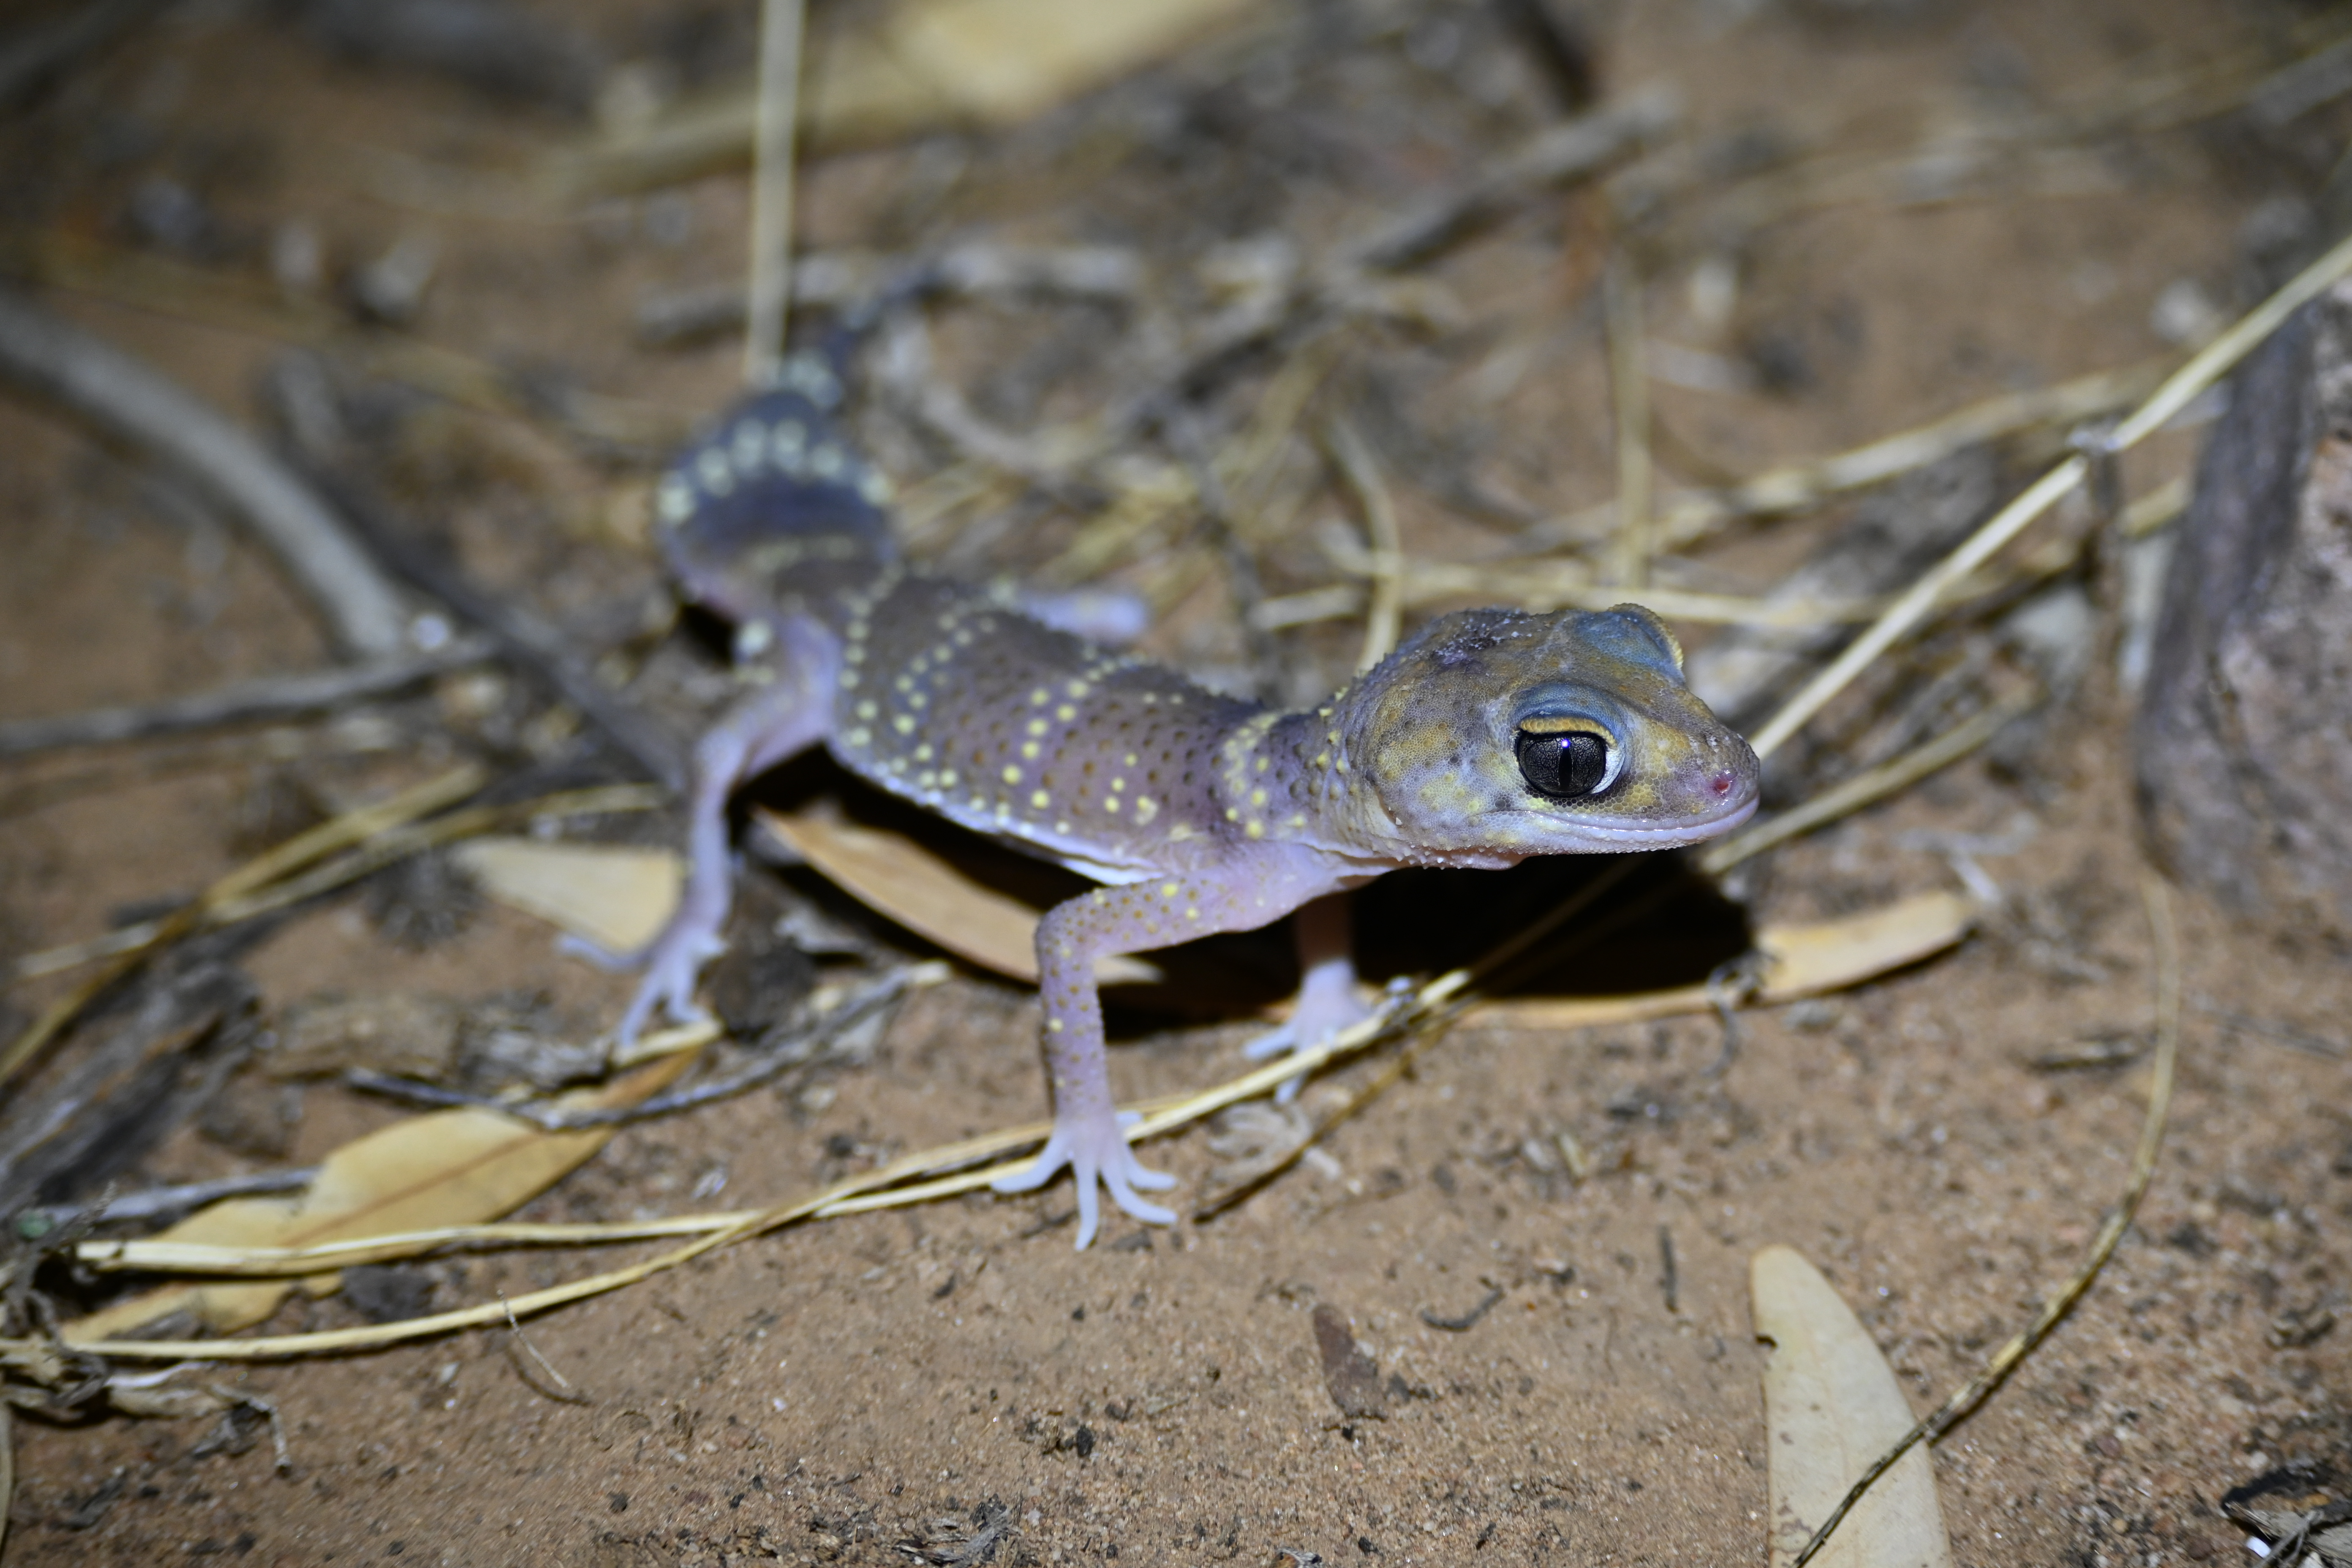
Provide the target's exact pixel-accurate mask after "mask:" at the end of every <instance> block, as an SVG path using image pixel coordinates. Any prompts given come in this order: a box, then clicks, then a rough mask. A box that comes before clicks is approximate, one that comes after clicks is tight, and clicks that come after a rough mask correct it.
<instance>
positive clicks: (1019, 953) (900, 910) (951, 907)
mask: <svg viewBox="0 0 2352 1568" xmlns="http://www.w3.org/2000/svg"><path fill="white" fill-rule="evenodd" d="M756 815H757V816H758V817H759V819H760V824H761V826H763V827H765V828H767V829H768V830H769V831H770V832H772V833H773V834H774V835H775V836H776V837H778V838H781V839H782V840H783V841H784V842H785V843H786V844H789V845H791V846H792V847H793V849H794V850H796V851H797V852H798V853H799V854H800V855H801V857H802V858H803V859H805V860H807V861H808V863H809V864H810V865H812V866H814V867H815V868H817V869H818V870H819V871H821V872H823V873H824V876H825V878H826V879H827V880H829V881H832V882H835V883H836V884H838V885H839V886H840V887H841V889H842V890H843V891H845V892H846V893H849V894H851V895H852V896H853V897H855V898H856V900H857V901H858V902H860V903H862V904H864V905H866V907H867V908H869V909H872V910H879V911H880V912H881V913H883V914H886V915H887V916H889V917H890V918H891V919H892V920H894V921H898V923H899V924H900V925H902V926H905V927H906V928H907V929H908V931H913V932H914V933H915V934H916V935H918V936H919V937H922V938H924V939H925V940H927V941H929V942H937V943H938V944H939V945H940V946H941V947H943V948H945V949H947V950H948V951H949V952H952V953H954V954H955V955H956V956H957V957H959V958H963V959H969V960H970V961H971V962H972V963H977V964H979V965H980V966H981V967H982V968H983V969H992V970H994V971H996V973H999V974H1009V975H1011V976H1013V978H1014V979H1015V980H1026V981H1028V982H1029V983H1030V984H1033V985H1034V984H1036V983H1037V911H1036V910H1034V909H1031V908H1030V907H1029V906H1028V905H1027V904H1024V903H1023V902H1021V901H1020V900H1017V899H1008V898H1006V897H1005V896H1004V895H1003V893H1000V892H998V891H996V890H995V889H992V888H985V887H982V885H981V884H979V883H978V882H975V881H973V880H972V879H971V878H969V877H967V876H965V875H964V874H963V873H962V872H961V871H959V870H957V869H956V868H954V867H952V866H950V865H949V864H948V863H947V862H946V861H944V860H942V859H940V858H939V857H938V856H936V855H934V854H932V853H931V852H930V851H929V850H928V849H926V848H924V847H922V846H921V845H919V844H918V843H916V842H915V841H914V840H913V839H911V838H908V837H905V836H904V835H902V834H897V833H890V832H886V831H884V830H883V829H880V828H876V827H861V826H857V825H856V824H855V823H848V822H842V821H839V820H836V819H834V818H830V817H824V816H817V815H815V814H814V813H810V812H801V813H796V814H794V815H793V816H780V815H778V814H777V813H775V812H772V811H761V812H758V813H757V814H756ZM1095 978H1096V979H1097V980H1098V981H1100V982H1102V983H1103V984H1106V985H1122V984H1143V985H1149V984H1153V983H1155V982H1157V981H1158V980H1159V979H1160V971H1159V970H1158V969H1157V968H1155V967H1154V966H1152V965H1151V964H1149V963H1144V962H1143V961H1142V960H1141V959H1136V958H1100V959H1097V960H1096V961H1095Z"/></svg>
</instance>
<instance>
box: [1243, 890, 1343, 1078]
mask: <svg viewBox="0 0 2352 1568" xmlns="http://www.w3.org/2000/svg"><path fill="white" fill-rule="evenodd" d="M1290 923H1291V925H1292V927H1293V928H1294V934H1295V936H1296V937H1297V943H1298V1000H1297V1002H1295V1003H1293V1004H1292V1005H1291V1009H1290V1017H1289V1018H1288V1019H1287V1020H1286V1022H1285V1023H1284V1024H1283V1026H1281V1027H1280V1028H1278V1029H1275V1030H1272V1031H1271V1032H1269V1033H1267V1034H1264V1035H1261V1036H1259V1037H1257V1038H1256V1039H1255V1040H1252V1041H1251V1042H1250V1043H1249V1044H1248V1045H1246V1046H1244V1047H1242V1054H1243V1055H1244V1056H1245V1057H1247V1058H1249V1059H1250V1060H1252V1061H1263V1060H1265V1058H1267V1057H1271V1056H1278V1055H1280V1054H1281V1053H1282V1052H1285V1051H1288V1052H1291V1053H1292V1054H1294V1055H1296V1054H1297V1052H1300V1051H1307V1050H1312V1049H1314V1048H1315V1047H1317V1046H1319V1045H1321V1044H1322V1043H1323V1042H1324V1041H1326V1040H1328V1039H1329V1038H1330V1037H1332V1036H1334V1035H1336V1034H1338V1033H1339V1031H1340V1030H1342V1029H1345V1028H1347V1027H1349V1026H1351V1025H1354V1024H1359V1023H1361V1022H1362V1021H1363V1020H1364V1019H1366V1018H1369V1017H1370V1016H1372V1010H1371V1009H1370V1007H1367V1006H1365V1005H1364V1000H1363V997H1362V996H1361V995H1360V994H1358V989H1357V984H1356V955H1355V934H1356V922H1355V918H1354V914H1353V912H1352V910H1350V908H1349V903H1348V895H1347V894H1345V893H1327V894H1325V895H1324V896H1323V897H1321V898H1319V899H1314V900H1309V901H1307V902H1306V903H1304V904H1301V905H1299V906H1298V912H1297V913H1296V914H1294V915H1292V916H1291V917H1290ZM1305 1081H1306V1079H1304V1077H1300V1078H1294V1079H1284V1080H1283V1085H1282V1087H1281V1088H1280V1089H1276V1090H1275V1095H1274V1098H1275V1100H1276V1102H1278V1103H1280V1104H1283V1105H1287V1104H1289V1103H1290V1102H1291V1101H1292V1100H1295V1099H1297V1096H1298V1086H1299V1085H1300V1084H1301V1083H1303V1082H1305Z"/></svg>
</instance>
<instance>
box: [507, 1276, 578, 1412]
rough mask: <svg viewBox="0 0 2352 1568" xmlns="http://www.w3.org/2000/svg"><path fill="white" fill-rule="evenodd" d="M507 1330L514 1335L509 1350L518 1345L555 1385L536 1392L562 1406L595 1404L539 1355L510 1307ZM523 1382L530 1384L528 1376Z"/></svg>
mask: <svg viewBox="0 0 2352 1568" xmlns="http://www.w3.org/2000/svg"><path fill="white" fill-rule="evenodd" d="M505 1300H506V1297H505V1296H504V1295H503V1294H501V1295H500V1296H499V1301H500V1302H501V1303H504V1302H505ZM507 1328H508V1330H509V1331H510V1332H511V1333H512V1334H513V1335H514V1337H513V1338H512V1339H510V1340H509V1341H508V1342H507V1344H508V1346H509V1348H511V1347H513V1346H515V1345H520V1346H521V1347H522V1348H523V1352H524V1353H525V1354H526V1355H528V1356H530V1359H531V1362H532V1363H533V1364H534V1365H536V1366H537V1367H538V1368H539V1370H540V1371H541V1372H543V1373H547V1375H548V1378H549V1380H550V1381H551V1382H552V1383H553V1384H555V1388H554V1389H553V1390H549V1389H544V1388H541V1389H539V1390H538V1392H539V1393H541V1394H545V1395H546V1396H547V1397H548V1398H550V1399H552V1400H554V1401H556V1402H557V1403H558V1404H562V1405H593V1404H594V1403H595V1401H594V1400H593V1399H591V1398H589V1397H588V1396H587V1395H586V1394H583V1393H581V1392H580V1391H579V1390H578V1389H576V1388H574V1387H572V1380H571V1379H570V1378H568V1377H566V1376H564V1375H563V1374H562V1373H560V1372H558V1371H556V1370H555V1363H552V1362H551V1361H549V1360H548V1359H547V1358H546V1357H545V1356H543V1355H541V1354H540V1353H539V1347H538V1346H537V1345H535V1344H533V1343H531V1342H530V1335H529V1334H527V1333H524V1332H523V1331H522V1324H521V1323H520V1322H519V1321H516V1319H515V1315H514V1309H513V1308H512V1307H511V1306H509V1307H508V1308H507ZM515 1370H516V1372H517V1373H521V1371H522V1369H521V1367H520V1364H518V1365H517V1367H516V1369H515ZM523 1381H524V1382H525V1383H529V1382H530V1378H529V1377H528V1376H525V1377H524V1378H523Z"/></svg>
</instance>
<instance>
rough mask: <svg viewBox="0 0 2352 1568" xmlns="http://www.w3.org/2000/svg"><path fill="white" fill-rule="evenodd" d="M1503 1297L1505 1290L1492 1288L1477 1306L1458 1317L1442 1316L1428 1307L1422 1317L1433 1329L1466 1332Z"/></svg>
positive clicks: (1457, 1332)
mask: <svg viewBox="0 0 2352 1568" xmlns="http://www.w3.org/2000/svg"><path fill="white" fill-rule="evenodd" d="M1502 1299H1503V1292H1502V1291H1501V1290H1500V1289H1488V1290H1487V1292H1486V1295H1485V1296H1484V1297H1482V1298H1480V1300H1479V1302H1478V1304H1477V1305H1476V1306H1475V1307H1473V1308H1471V1309H1470V1310H1468V1311H1466V1312H1465V1313H1463V1314H1462V1315H1461V1316H1460V1317H1458V1318H1441V1317H1439V1316H1438V1315H1437V1314H1436V1313H1434V1312H1433V1311H1431V1310H1429V1309H1428V1308H1426V1307H1423V1309H1422V1310H1421V1312H1420V1318H1421V1321H1423V1322H1424V1323H1427V1324H1428V1325H1429V1326H1430V1327H1431V1328H1433V1329H1443V1330H1444V1331H1446V1332H1447V1333H1449V1334H1466V1333H1468V1332H1469V1331H1471V1330H1473V1329H1475V1328H1476V1327H1477V1326H1478V1320H1479V1319H1481V1318H1483V1317H1485V1316H1486V1314H1487V1313H1489V1312H1491V1311H1493V1310H1495V1303H1496V1302H1497V1301H1500V1300H1502Z"/></svg>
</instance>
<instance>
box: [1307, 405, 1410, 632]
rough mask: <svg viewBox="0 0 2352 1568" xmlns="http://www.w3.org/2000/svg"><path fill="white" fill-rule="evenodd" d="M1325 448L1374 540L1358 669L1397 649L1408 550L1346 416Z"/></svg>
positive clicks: (1374, 466)
mask: <svg viewBox="0 0 2352 1568" xmlns="http://www.w3.org/2000/svg"><path fill="white" fill-rule="evenodd" d="M1323 447H1324V450H1326V451H1327V452H1328V453H1329V454H1330V456H1331V463H1332V466H1333V467H1334V468H1338V469H1339V477H1340V478H1341V479H1344V480H1346V481H1347V485H1348V489H1349V491H1350V493H1352V494H1353V495H1354V496H1355V498H1356V508H1357V510H1360V512H1362V513H1363V515H1364V531H1365V532H1366V533H1367V534H1368V535H1370V539H1371V546H1372V548H1371V553H1370V575H1371V579H1372V596H1371V603H1370V605H1367V606H1366V608H1365V611H1364V647H1363V650H1362V651H1361V652H1360V653H1359V654H1358V655H1357V656H1356V668H1358V669H1360V670H1364V669H1370V668H1372V666H1374V665H1376V664H1378V663H1380V662H1381V660H1382V659H1384V658H1388V656H1389V651H1390V650H1391V648H1393V647H1396V641H1397V632H1398V629H1399V628H1400V627H1401V626H1402V625H1403V623H1404V552H1403V547H1402V542H1401V541H1400V539H1399V537H1398V533H1397V517H1396V503H1395V502H1394V501H1393V500H1391V498H1390V496H1389V487H1388V481H1387V480H1385V479H1382V478H1381V468H1380V464H1379V463H1378V462H1377V461H1376V460H1375V459H1374V458H1373V457H1372V451H1371V448H1370V447H1367V446H1365V445H1364V438H1363V437H1361V436H1359V435H1357V434H1356V427H1355V426H1353V425H1350V424H1349V423H1348V421H1347V420H1346V419H1345V418H1344V417H1342V416H1339V415H1334V416H1332V417H1331V420H1330V422H1329V423H1328V424H1327V425H1326V426H1324V427H1323Z"/></svg>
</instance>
